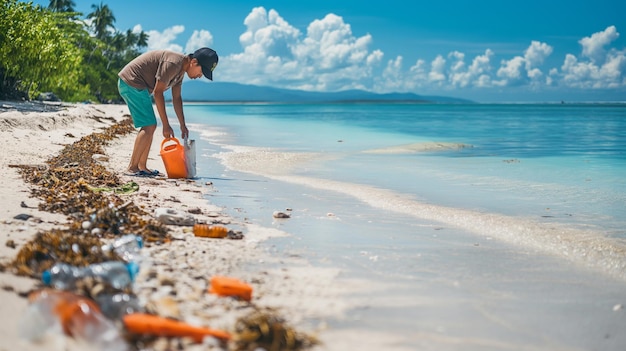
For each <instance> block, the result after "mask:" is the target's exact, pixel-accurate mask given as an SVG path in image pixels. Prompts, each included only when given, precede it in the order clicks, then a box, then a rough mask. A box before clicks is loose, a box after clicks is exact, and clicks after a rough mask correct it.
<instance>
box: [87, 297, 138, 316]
mask: <svg viewBox="0 0 626 351" xmlns="http://www.w3.org/2000/svg"><path fill="white" fill-rule="evenodd" d="M95 300H96V302H97V303H98V306H99V307H100V311H102V314H104V315H105V316H106V317H107V318H109V319H112V320H121V319H122V318H123V317H124V316H125V315H127V314H130V313H138V312H143V311H144V308H143V306H141V304H140V303H139V298H138V297H137V296H136V295H134V294H127V293H123V292H120V293H115V294H100V295H98V296H96V297H95Z"/></svg>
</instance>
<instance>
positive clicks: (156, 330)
mask: <svg viewBox="0 0 626 351" xmlns="http://www.w3.org/2000/svg"><path fill="white" fill-rule="evenodd" d="M123 322H124V326H125V327H126V330H127V331H128V332H130V333H133V334H139V335H155V336H165V337H189V338H192V339H193V340H194V341H195V342H198V343H199V342H202V339H204V338H205V337H207V336H211V337H214V338H217V339H221V340H224V341H227V340H230V338H231V335H230V334H229V333H228V332H226V331H224V330H219V329H211V328H207V327H198V326H194V325H191V324H188V323H185V322H181V321H177V320H173V319H170V318H164V317H159V316H155V315H150V314H145V313H131V314H127V315H125V316H124V318H123Z"/></svg>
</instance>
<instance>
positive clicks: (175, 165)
mask: <svg viewBox="0 0 626 351" xmlns="http://www.w3.org/2000/svg"><path fill="white" fill-rule="evenodd" d="M161 158H162V159H163V164H164V165H165V171H166V172H167V177H168V178H187V163H186V162H185V147H184V146H183V145H181V144H180V141H178V139H176V138H165V139H163V142H161Z"/></svg>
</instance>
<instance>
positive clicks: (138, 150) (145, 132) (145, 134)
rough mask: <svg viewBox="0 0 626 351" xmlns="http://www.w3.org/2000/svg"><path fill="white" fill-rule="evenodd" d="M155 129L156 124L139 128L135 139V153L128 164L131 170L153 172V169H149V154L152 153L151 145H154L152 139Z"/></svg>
mask: <svg viewBox="0 0 626 351" xmlns="http://www.w3.org/2000/svg"><path fill="white" fill-rule="evenodd" d="M155 131H156V125H152V126H146V127H142V128H141V129H140V130H139V133H138V134H137V138H136V139H135V146H134V148H133V154H132V156H131V157H130V163H129V164H128V171H129V172H137V171H150V172H151V170H149V169H148V156H149V154H150V147H151V146H152V139H153V137H154V132H155Z"/></svg>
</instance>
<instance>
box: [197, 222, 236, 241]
mask: <svg viewBox="0 0 626 351" xmlns="http://www.w3.org/2000/svg"><path fill="white" fill-rule="evenodd" d="M193 235H195V236H199V237H203V238H225V237H226V236H227V235H228V228H226V227H224V226H221V225H209V224H200V223H196V224H194V226H193Z"/></svg>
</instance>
